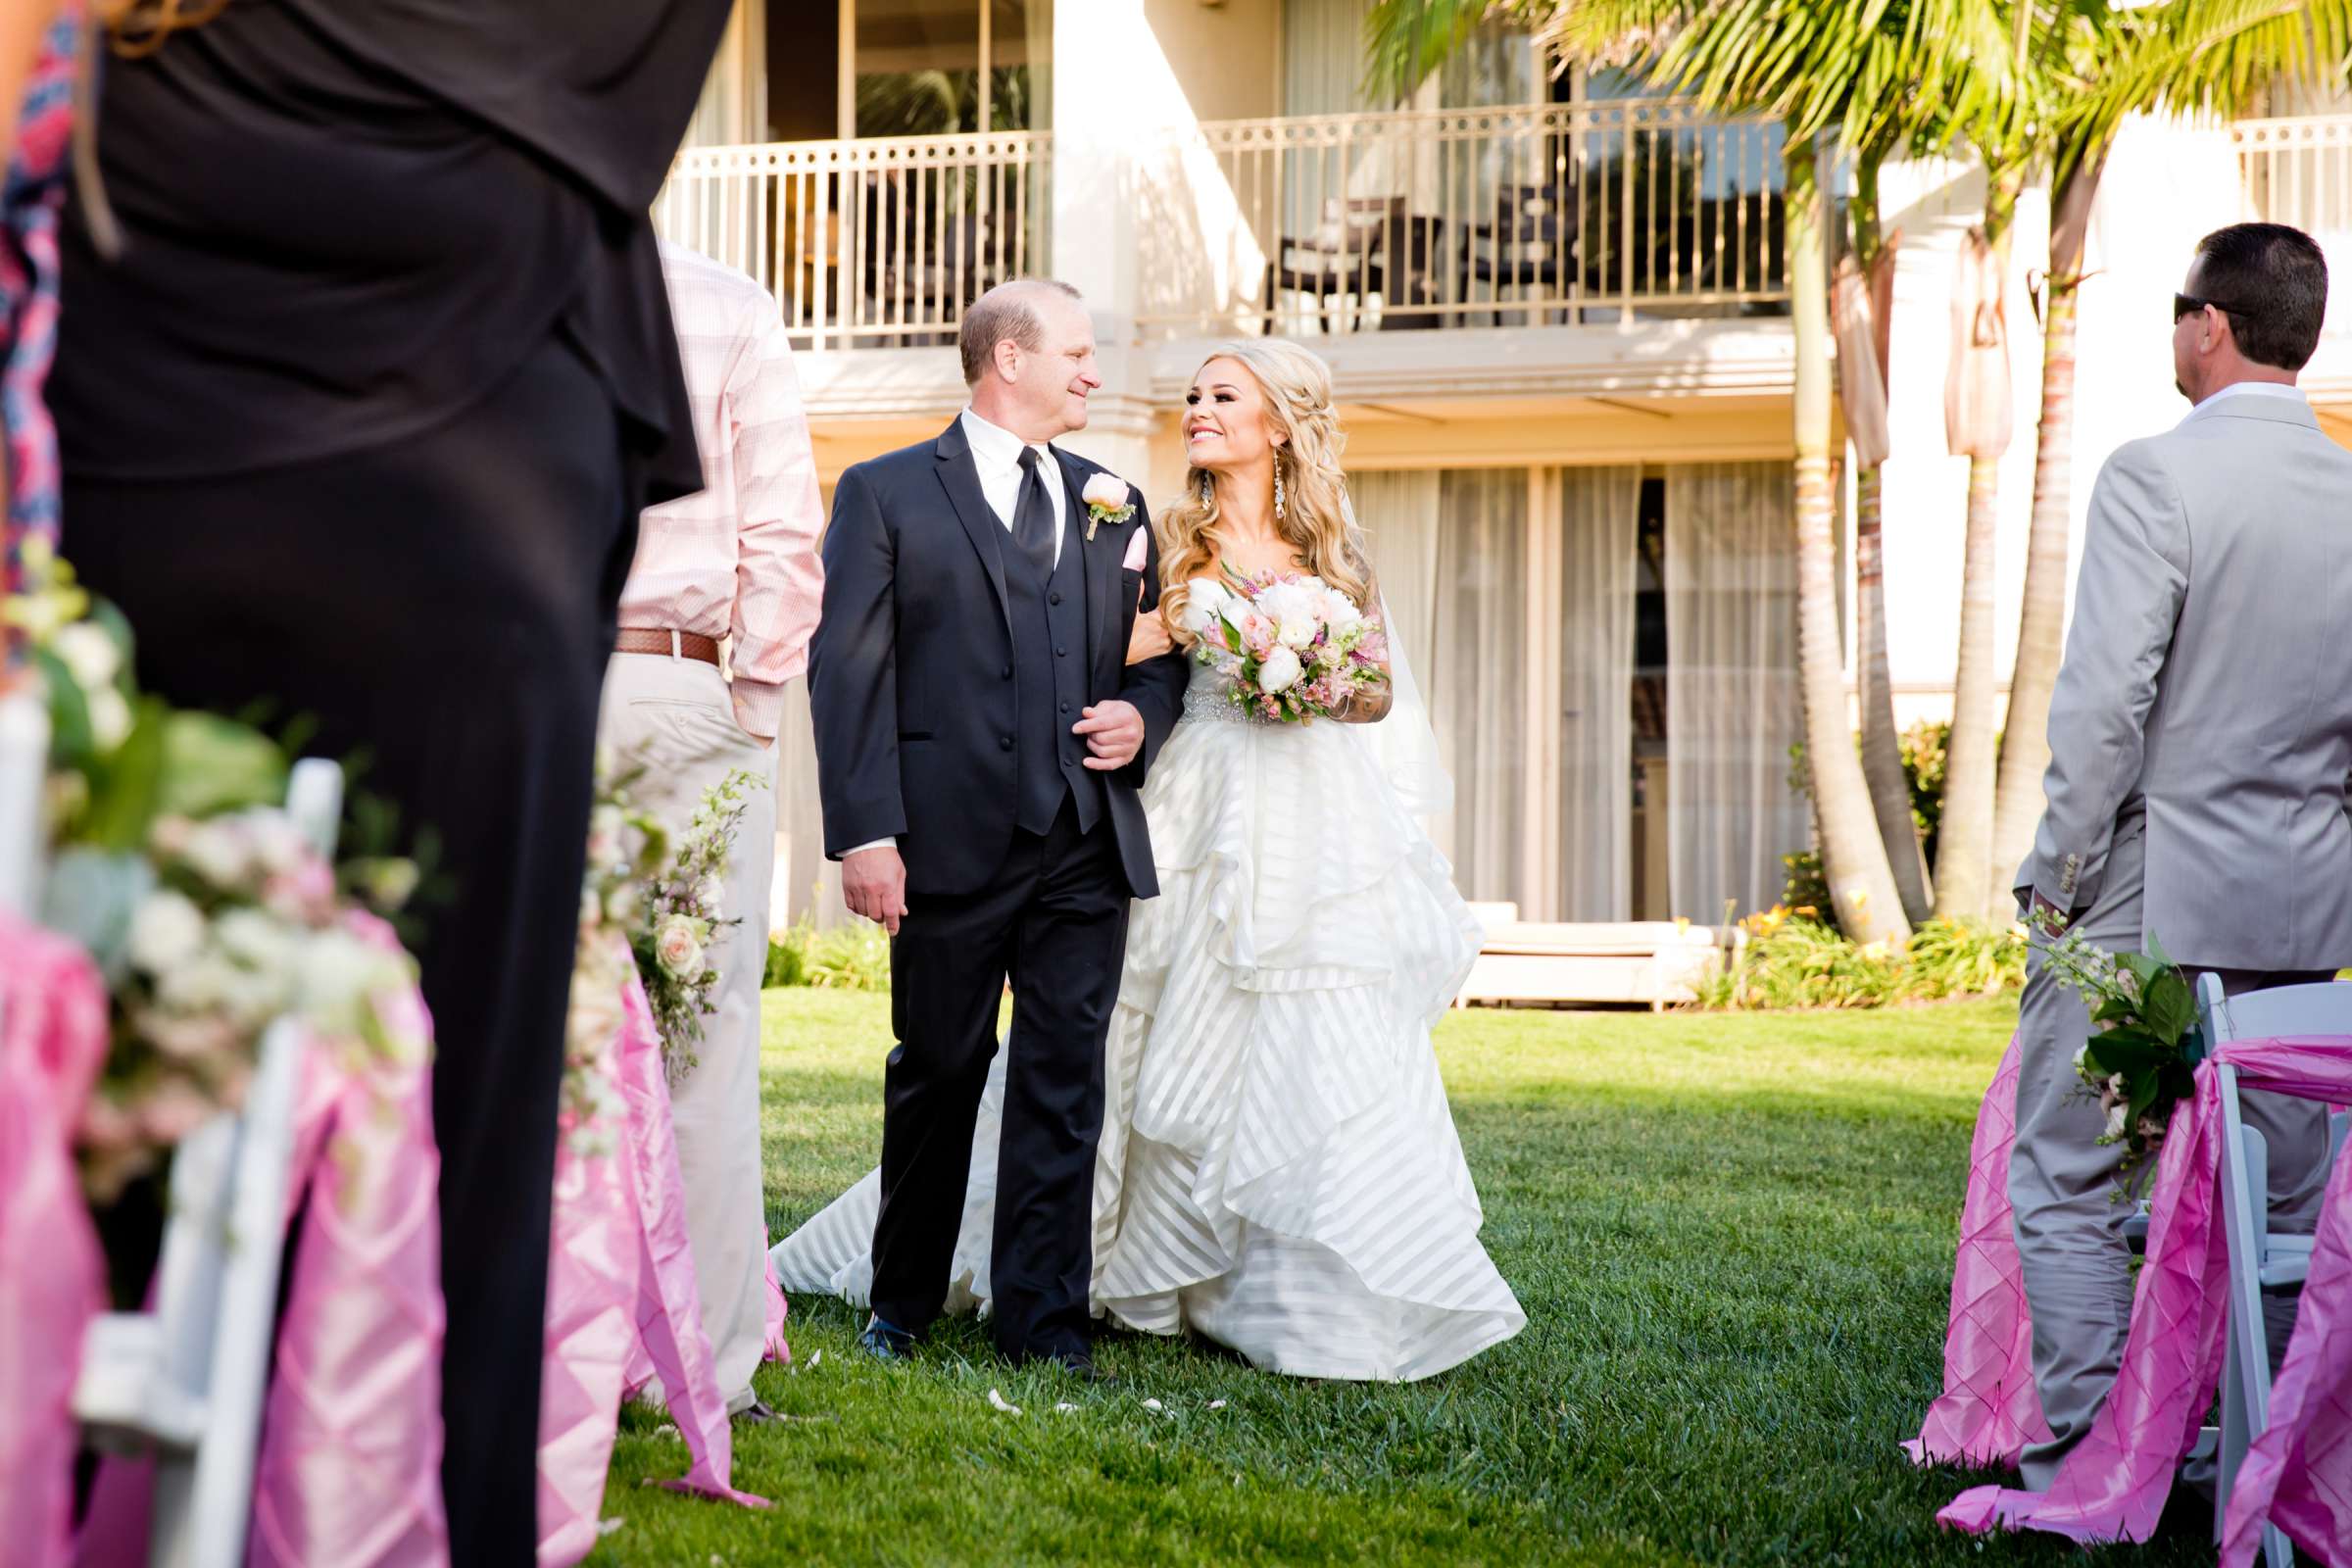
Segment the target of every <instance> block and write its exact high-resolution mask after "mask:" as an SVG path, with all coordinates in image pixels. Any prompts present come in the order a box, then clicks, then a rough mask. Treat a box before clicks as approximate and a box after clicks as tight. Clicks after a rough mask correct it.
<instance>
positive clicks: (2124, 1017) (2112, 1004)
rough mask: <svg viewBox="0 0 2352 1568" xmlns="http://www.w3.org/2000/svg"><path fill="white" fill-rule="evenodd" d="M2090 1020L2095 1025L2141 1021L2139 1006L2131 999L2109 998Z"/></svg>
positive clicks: (2100, 1005)
mask: <svg viewBox="0 0 2352 1568" xmlns="http://www.w3.org/2000/svg"><path fill="white" fill-rule="evenodd" d="M2090 1019H2091V1022H2093V1023H2136V1022H2139V1021H2140V1016H2139V1004H2138V1003H2136V1002H2133V1001H2132V1000H2131V998H2130V997H2109V998H2108V999H2107V1000H2106V1001H2104V1002H2102V1003H2100V1004H2099V1007H2098V1010H2097V1011H2096V1012H2094V1013H2092V1014H2091V1015H2090Z"/></svg>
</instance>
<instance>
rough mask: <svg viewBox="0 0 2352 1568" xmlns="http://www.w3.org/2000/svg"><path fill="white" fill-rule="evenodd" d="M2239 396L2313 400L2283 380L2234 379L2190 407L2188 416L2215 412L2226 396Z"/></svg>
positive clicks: (2185, 420)
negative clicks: (2216, 406) (2214, 408)
mask: <svg viewBox="0 0 2352 1568" xmlns="http://www.w3.org/2000/svg"><path fill="white" fill-rule="evenodd" d="M2238 397H2260V398H2292V399H2294V400H2295V401H2296V402H2297V403H2309V402H2310V401H2311V400H2310V399H2309V398H2307V397H2305V396H2304V395H2303V389H2302V388H2301V387H2299V386H2288V385H2287V384H2286V383H2285V382H2283V381H2232V382H2230V383H2229V385H2228V386H2226V387H2224V388H2222V389H2221V390H2220V391H2219V392H2214V393H2210V394H2208V395H2207V396H2206V397H2205V399H2204V401H2202V402H2200V403H2199V404H2198V405H2197V406H2196V407H2195V408H2193V409H2190V410H2189V411H2188V418H2189V419H2194V418H2199V417H2203V416H2204V415H2207V414H2210V413H2212V412H2214V410H2213V406H2214V405H2215V404H2217V403H2219V402H2221V401H2222V399H2224V398H2238ZM2181 422H2182V423H2184V424H2185V423H2186V422H2187V419H2183V420H2182V421H2181Z"/></svg>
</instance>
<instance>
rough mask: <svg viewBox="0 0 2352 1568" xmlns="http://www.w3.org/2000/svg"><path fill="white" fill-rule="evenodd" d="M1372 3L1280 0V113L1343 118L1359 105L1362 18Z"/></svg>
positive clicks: (1367, 105)
mask: <svg viewBox="0 0 2352 1568" xmlns="http://www.w3.org/2000/svg"><path fill="white" fill-rule="evenodd" d="M1371 10H1372V0H1283V8H1282V112H1283V113H1284V114H1286V115H1345V114H1352V113H1354V112H1355V111H1357V110H1359V109H1376V108H1380V107H1382V106H1381V105H1378V104H1370V103H1366V102H1364V101H1363V97H1362V88H1363V80H1364V19H1365V17H1367V16H1368V15H1370V13H1371Z"/></svg>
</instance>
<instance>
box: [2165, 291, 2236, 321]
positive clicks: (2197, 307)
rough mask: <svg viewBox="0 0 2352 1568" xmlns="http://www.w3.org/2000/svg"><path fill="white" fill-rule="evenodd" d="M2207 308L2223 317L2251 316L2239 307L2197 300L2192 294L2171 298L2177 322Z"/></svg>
mask: <svg viewBox="0 0 2352 1568" xmlns="http://www.w3.org/2000/svg"><path fill="white" fill-rule="evenodd" d="M2207 306H2211V307H2213V309H2215V310H2217V311H2219V312H2221V313H2222V314H2223V315H2224V316H2247V315H2251V314H2252V313H2251V312H2249V311H2247V310H2245V309H2244V308H2242V307H2240V306H2236V305H2231V304H2229V303H2228V302H2227V301H2224V300H2208V299H2199V298H2198V297H2197V296H2196V295H2194V294H2175V295H2174V296H2173V319H2174V320H2175V321H2178V320H2180V318H2182V317H2183V316H2193V315H2195V314H2196V313H2197V312H2199V311H2202V310H2204V309H2205V308H2206V307H2207Z"/></svg>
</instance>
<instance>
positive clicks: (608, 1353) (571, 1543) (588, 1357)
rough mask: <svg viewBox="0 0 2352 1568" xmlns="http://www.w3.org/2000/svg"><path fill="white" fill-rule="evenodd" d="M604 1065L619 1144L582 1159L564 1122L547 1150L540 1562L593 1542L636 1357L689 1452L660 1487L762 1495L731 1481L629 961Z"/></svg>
mask: <svg viewBox="0 0 2352 1568" xmlns="http://www.w3.org/2000/svg"><path fill="white" fill-rule="evenodd" d="M602 1065H603V1070H604V1071H606V1072H607V1073H608V1075H610V1076H612V1077H613V1079H614V1080H615V1081H616V1082H617V1083H618V1084H619V1086H620V1091H621V1099H622V1101H623V1103H624V1105H625V1107H626V1109H625V1114H624V1115H623V1116H622V1117H621V1118H620V1120H621V1124H622V1125H621V1127H620V1129H619V1131H620V1135H621V1137H620V1148H619V1149H618V1150H617V1151H616V1152H611V1153H606V1154H602V1155H598V1156H596V1157H582V1156H581V1155H580V1154H578V1153H577V1152H575V1151H574V1149H573V1148H572V1143H571V1139H570V1137H569V1133H570V1131H571V1129H570V1128H568V1127H566V1128H565V1129H564V1134H565V1136H564V1142H563V1143H562V1144H561V1145H560V1146H559V1149H558V1152H557V1155H556V1208H555V1224H554V1226H553V1227H552V1236H551V1243H552V1245H551V1248H550V1255H549V1261H548V1294H547V1363H546V1367H545V1370H544V1372H543V1374H542V1376H541V1380H540V1414H539V1563H540V1568H568V1565H569V1564H572V1563H576V1562H578V1561H579V1560H580V1559H581V1558H582V1557H585V1556H586V1555H587V1554H588V1552H589V1551H590V1550H591V1549H592V1548H593V1547H594V1546H595V1544H596V1541H597V1524H598V1515H599V1514H600V1513H601V1511H602V1509H603V1506H604V1495H605V1476H606V1472H607V1471H608V1470H609V1469H610V1468H611V1465H612V1458H613V1439H614V1437H615V1435H616V1434H617V1432H618V1430H619V1422H620V1403H621V1400H622V1398H623V1397H625V1395H626V1393H627V1392H628V1389H629V1387H630V1384H631V1376H632V1366H633V1365H634V1364H635V1363H637V1362H639V1361H640V1360H642V1361H643V1363H644V1365H645V1366H646V1367H649V1368H650V1369H651V1370H652V1372H653V1373H654V1374H656V1375H658V1376H659V1377H660V1378H661V1379H662V1390H663V1393H664V1394H665V1396H666V1397H667V1399H668V1404H669V1411H670V1415H671V1418H672V1419H673V1420H675V1421H676V1423H677V1426H678V1431H679V1434H680V1435H681V1436H682V1437H683V1438H684V1439H685V1440H686V1446H687V1451H688V1453H689V1455H690V1456H691V1459H692V1464H691V1465H690V1467H689V1469H688V1470H687V1473H686V1475H685V1476H684V1477H683V1478H682V1479H679V1480H676V1481H672V1482H668V1483H665V1485H667V1486H669V1487H670V1488H672V1489H673V1490H676V1491H680V1492H691V1493H695V1494H698V1495H704V1496H711V1497H717V1498H721V1499H723V1500H726V1501H729V1502H736V1503H741V1504H743V1505H745V1506H747V1507H758V1508H764V1507H766V1506H767V1501H766V1499H765V1498H762V1497H757V1496H754V1495H751V1494H750V1493H746V1492H738V1491H736V1490H735V1488H734V1487H733V1486H732V1485H731V1484H730V1479H729V1478H730V1475H731V1472H732V1469H733V1465H734V1436H733V1433H732V1431H731V1430H730V1428H729V1426H728V1424H727V1407H726V1400H725V1398H724V1397H722V1396H721V1395H720V1393H719V1389H718V1379H717V1374H716V1371H715V1369H714V1367H713V1366H712V1362H711V1340H710V1336H709V1334H708V1333H707V1332H706V1331H705V1330H704V1328H703V1313H702V1295H701V1292H700V1290H699V1289H698V1287H697V1286H696V1284H695V1277H694V1254H693V1252H692V1250H691V1249H690V1248H689V1246H688V1243H687V1240H686V1200H685V1181H684V1178H683V1177H682V1176H681V1174H680V1173H679V1169H678V1149H677V1138H676V1134H675V1132H674V1130H673V1129H672V1127H671V1124H670V1114H669V1081H668V1078H667V1077H666V1075H665V1073H664V1070H663V1067H662V1041H661V1036H660V1035H659V1034H658V1033H657V1032H656V1030H655V1028H654V1021H653V1015H652V1012H651V1011H650V1009H649V1008H648V1007H647V1005H646V1000H645V987H644V985H643V984H642V983H641V982H640V981H639V980H638V978H637V975H636V973H635V971H634V970H632V971H631V972H630V975H629V978H628V982H627V985H626V987H625V988H624V991H623V994H622V998H621V1026H620V1032H619V1034H618V1036H617V1037H616V1038H615V1039H614V1041H613V1045H612V1047H611V1049H610V1052H609V1054H608V1055H607V1057H606V1059H605V1061H604V1063H603V1064H602Z"/></svg>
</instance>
